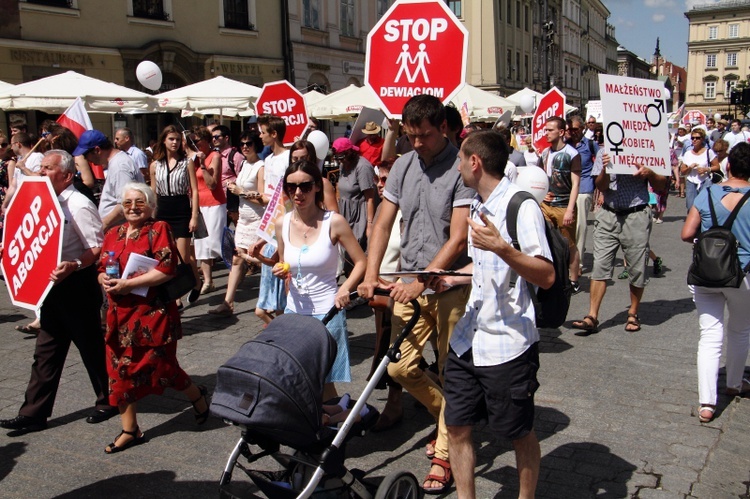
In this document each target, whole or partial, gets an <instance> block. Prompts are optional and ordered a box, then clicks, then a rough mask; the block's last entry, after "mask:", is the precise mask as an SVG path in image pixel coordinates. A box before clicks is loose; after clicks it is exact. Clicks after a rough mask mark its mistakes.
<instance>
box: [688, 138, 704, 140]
mask: <svg viewBox="0 0 750 499" xmlns="http://www.w3.org/2000/svg"><path fill="white" fill-rule="evenodd" d="M690 140H703V137H690Z"/></svg>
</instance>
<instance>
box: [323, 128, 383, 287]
mask: <svg viewBox="0 0 750 499" xmlns="http://www.w3.org/2000/svg"><path fill="white" fill-rule="evenodd" d="M333 154H334V156H333V157H334V159H335V160H336V161H337V162H338V163H339V165H340V171H339V181H338V183H337V184H336V187H337V188H338V191H339V213H341V215H342V216H343V217H344V218H345V219H346V221H347V222H348V223H349V226H350V227H351V228H352V232H354V237H355V238H356V239H357V242H358V243H359V246H360V248H362V249H365V248H367V239H368V237H369V236H370V230H371V229H372V224H373V220H374V219H375V175H374V174H373V171H374V170H373V167H372V165H371V164H370V162H369V161H367V160H366V159H364V158H363V157H361V156H360V154H359V148H358V147H357V146H355V145H354V144H352V142H351V140H349V139H347V138H345V137H341V138H339V139H336V140H334V141H333ZM345 257H346V259H345V260H344V272H345V273H346V274H348V273H349V272H350V271H351V265H352V263H351V255H350V254H349V255H345Z"/></svg>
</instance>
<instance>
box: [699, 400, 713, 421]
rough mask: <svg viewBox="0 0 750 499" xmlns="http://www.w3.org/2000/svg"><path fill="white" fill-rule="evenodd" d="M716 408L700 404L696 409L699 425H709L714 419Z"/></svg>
mask: <svg viewBox="0 0 750 499" xmlns="http://www.w3.org/2000/svg"><path fill="white" fill-rule="evenodd" d="M715 412H716V407H715V406H713V405H707V404H701V406H700V407H699V408H698V421H700V422H701V423H710V422H711V421H712V420H713V419H714V413H715Z"/></svg>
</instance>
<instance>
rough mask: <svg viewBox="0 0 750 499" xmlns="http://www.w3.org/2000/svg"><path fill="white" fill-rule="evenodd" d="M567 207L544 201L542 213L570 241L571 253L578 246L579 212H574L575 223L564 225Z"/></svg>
mask: <svg viewBox="0 0 750 499" xmlns="http://www.w3.org/2000/svg"><path fill="white" fill-rule="evenodd" d="M566 210H567V208H565V207H562V206H550V205H549V204H547V203H542V213H543V214H544V218H546V219H547V220H549V221H550V223H551V224H552V225H553V226H554V227H555V228H556V229H557V230H559V231H560V233H561V234H562V235H563V237H564V238H565V239H566V240H567V241H568V248H570V252H571V254H572V253H573V249H575V248H576V220H577V218H578V214H577V213H575V211H574V213H573V223H571V224H570V225H563V219H564V218H565V211H566Z"/></svg>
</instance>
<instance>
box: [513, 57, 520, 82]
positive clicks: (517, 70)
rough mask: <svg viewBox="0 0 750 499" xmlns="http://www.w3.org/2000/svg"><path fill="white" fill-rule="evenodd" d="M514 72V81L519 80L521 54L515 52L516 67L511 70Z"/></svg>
mask: <svg viewBox="0 0 750 499" xmlns="http://www.w3.org/2000/svg"><path fill="white" fill-rule="evenodd" d="M513 69H514V70H515V71H516V81H520V80H521V53H520V52H516V66H515V67H514V68H513Z"/></svg>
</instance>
